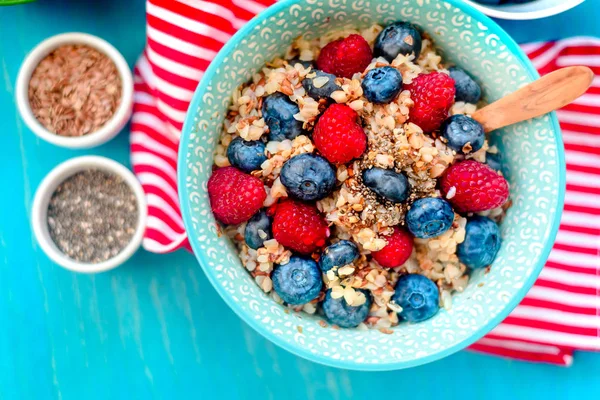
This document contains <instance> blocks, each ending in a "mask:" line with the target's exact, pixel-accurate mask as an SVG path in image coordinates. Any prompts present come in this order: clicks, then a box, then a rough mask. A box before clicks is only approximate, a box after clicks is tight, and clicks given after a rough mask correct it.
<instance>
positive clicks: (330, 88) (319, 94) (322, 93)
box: [302, 70, 342, 100]
mask: <svg viewBox="0 0 600 400" xmlns="http://www.w3.org/2000/svg"><path fill="white" fill-rule="evenodd" d="M314 72H315V73H316V76H315V77H314V78H308V77H307V78H304V80H303V81H302V86H304V89H305V90H306V93H308V95H309V96H310V97H312V98H313V99H315V100H319V99H324V98H327V97H329V96H331V93H333V92H335V91H336V90H342V88H341V87H339V86H338V85H337V84H336V83H335V75H333V74H328V73H327V72H323V71H320V70H315V71H314ZM309 75H310V74H309ZM315 78H327V79H329V80H328V81H327V82H326V83H325V84H323V85H322V86H320V87H316V86H314V85H313V80H314V79H315Z"/></svg>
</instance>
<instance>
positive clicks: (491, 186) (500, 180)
mask: <svg viewBox="0 0 600 400" xmlns="http://www.w3.org/2000/svg"><path fill="white" fill-rule="evenodd" d="M452 188H454V190H452V192H450V190H451V189H452ZM441 189H442V193H444V196H446V198H448V201H449V202H450V203H451V204H452V206H454V208H455V209H456V211H458V212H462V213H470V212H479V211H485V210H491V209H492V208H496V207H499V206H501V205H502V204H504V202H505V201H506V199H508V194H509V193H508V182H506V179H504V177H503V176H502V175H500V174H498V173H497V172H496V171H494V170H493V169H492V168H490V167H489V166H487V165H485V164H481V163H479V162H477V161H474V160H466V161H462V162H459V163H458V164H454V165H453V166H451V167H450V168H448V170H447V171H446V173H445V174H444V176H442V181H441ZM448 193H450V196H449V197H448Z"/></svg>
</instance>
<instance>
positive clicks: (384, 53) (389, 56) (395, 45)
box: [375, 21, 421, 62]
mask: <svg viewBox="0 0 600 400" xmlns="http://www.w3.org/2000/svg"><path fill="white" fill-rule="evenodd" d="M411 53H414V54H415V59H416V58H419V54H421V34H420V33H419V31H418V30H417V28H416V27H415V26H414V25H412V24H409V23H408V22H403V21H397V22H394V23H393V24H391V25H388V26H387V27H385V29H384V30H382V31H381V33H380V34H379V36H377V39H376V40H375V57H384V58H385V59H386V60H388V61H389V62H391V61H392V60H393V59H394V58H396V56H398V54H404V55H408V54H411Z"/></svg>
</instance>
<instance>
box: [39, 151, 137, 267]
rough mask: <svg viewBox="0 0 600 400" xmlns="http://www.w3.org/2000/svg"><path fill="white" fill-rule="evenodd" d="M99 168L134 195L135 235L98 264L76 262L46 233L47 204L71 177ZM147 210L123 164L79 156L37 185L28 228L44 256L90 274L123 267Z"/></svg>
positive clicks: (108, 159) (60, 165)
mask: <svg viewBox="0 0 600 400" xmlns="http://www.w3.org/2000/svg"><path fill="white" fill-rule="evenodd" d="M87 169H99V170H102V171H105V172H108V173H111V174H115V175H117V176H120V177H121V178H123V180H124V181H125V183H126V184H127V185H128V186H129V188H130V189H131V191H132V192H133V194H134V195H135V198H136V202H137V207H138V218H137V224H136V228H135V233H134V234H133V236H132V237H131V240H130V241H129V243H128V244H127V245H126V246H125V247H124V248H123V249H122V250H121V251H120V252H119V253H118V254H117V255H116V256H114V257H111V258H109V259H108V260H106V261H102V262H100V263H97V264H91V263H84V262H79V261H76V260H74V259H72V258H70V257H69V256H67V255H65V254H64V253H63V252H62V251H60V250H59V249H58V247H57V246H56V244H55V243H54V241H53V240H52V238H51V237H50V233H49V232H48V222H47V213H48V203H49V202H50V198H51V197H52V194H53V193H54V191H55V190H56V188H57V187H58V185H60V184H61V183H62V182H64V181H65V180H66V179H67V178H69V177H71V176H73V175H74V174H76V173H78V172H81V171H84V170H87ZM147 215H148V208H147V205H146V195H145V194H144V189H142V185H141V184H140V182H139V181H138V180H137V178H136V176H135V175H134V174H133V172H131V171H130V170H129V169H128V168H127V167H125V166H124V165H123V164H121V163H119V162H117V161H114V160H111V159H110V158H106V157H101V156H79V157H74V158H70V159H68V160H67V161H63V162H62V163H60V164H58V165H57V166H56V167H54V168H53V169H52V170H51V171H50V172H49V173H48V174H47V175H46V176H45V177H44V179H43V180H42V182H41V183H40V185H39V186H38V188H37V190H36V192H35V195H34V198H33V206H32V207H31V225H32V227H33V234H34V236H35V238H36V240H37V242H38V244H39V246H40V247H41V248H42V250H43V251H44V253H46V255H47V256H48V258H50V259H51V260H52V261H54V262H55V263H56V264H58V265H59V266H61V267H63V268H65V269H68V270H70V271H73V272H80V273H85V274H93V273H98V272H104V271H108V270H111V269H113V268H117V267H118V266H120V265H122V264H124V263H125V262H126V261H127V260H128V259H129V258H130V257H131V256H132V255H133V254H134V253H135V252H136V251H137V250H138V249H139V248H140V246H141V244H142V239H143V238H144V232H145V230H146V218H147Z"/></svg>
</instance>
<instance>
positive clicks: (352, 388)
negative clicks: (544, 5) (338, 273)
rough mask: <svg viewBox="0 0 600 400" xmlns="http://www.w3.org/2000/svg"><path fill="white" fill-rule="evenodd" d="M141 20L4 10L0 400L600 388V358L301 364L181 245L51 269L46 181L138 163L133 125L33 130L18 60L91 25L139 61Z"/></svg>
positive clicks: (112, 6)
mask: <svg viewBox="0 0 600 400" xmlns="http://www.w3.org/2000/svg"><path fill="white" fill-rule="evenodd" d="M595 2H596V0H589V1H587V2H586V3H595ZM594 13H595V14H594ZM594 15H595V16H596V17H595V16H594ZM598 15H599V14H598V11H597V9H596V7H594V6H593V4H590V5H584V6H580V7H579V8H576V9H575V10H573V11H572V12H569V13H567V14H564V15H563V16H561V17H560V18H558V17H557V18H550V19H547V20H543V21H537V22H531V23H527V24H531V25H528V26H530V27H529V28H528V29H529V36H527V31H524V30H523V26H525V24H526V23H525V22H519V23H518V24H517V23H512V22H511V23H507V24H505V26H507V27H508V28H509V29H510V30H511V32H514V33H515V35H517V38H518V39H519V40H533V39H538V40H541V39H549V38H552V37H556V35H562V36H566V35H572V34H588V35H591V34H596V35H598V36H600V27H598V24H597V23H596V19H595V18H597V16H598ZM572 21H578V22H577V23H576V24H575V23H574V22H572ZM144 23H145V21H144V0H103V1H92V0H89V1H88V0H38V1H37V2H35V3H30V4H27V5H22V6H15V7H9V8H2V7H0V183H1V186H0V188H1V189H0V399H1V400H13V399H15V400H17V399H18V400H22V399H35V400H45V399H65V400H68V399H77V400H80V399H86V400H88V399H89V400H95V399H103V400H105V399H111V400H116V399H128V400H129V399H186V398H193V399H301V400H311V399H332V400H336V399H374V398H382V399H397V398H404V399H410V398H414V399H429V398H431V399H448V400H452V399H469V398H486V399H495V398H498V399H506V398H510V399H530V398H532V397H533V396H534V394H535V395H538V396H540V397H543V398H546V399H551V398H560V399H567V398H574V399H581V398H593V397H598V395H599V394H600V379H599V378H598V377H599V376H600V355H599V354H590V353H579V354H577V355H576V357H575V364H574V366H573V367H572V368H569V369H565V368H558V367H553V366H546V365H534V364H529V363H523V362H514V361H507V360H502V359H498V358H494V357H489V356H482V355H477V354H473V353H469V352H460V353H458V354H455V355H453V356H451V357H448V358H446V359H444V360H441V361H438V362H436V363H433V364H430V365H426V366H422V367H418V368H414V369H411V370H405V371H395V372H385V373H361V372H354V371H342V370H337V369H334V368H327V367H323V366H320V365H317V364H314V363H311V362H308V361H305V360H302V359H300V358H298V357H295V356H293V355H291V354H289V353H288V352H286V351H284V350H281V349H279V348H277V347H275V346H274V345H273V344H271V343H270V342H268V341H267V340H265V339H264V338H262V337H261V336H259V335H258V334H257V333H255V332H254V331H252V330H251V329H250V328H249V327H248V326H246V325H245V324H244V323H243V322H242V321H241V320H240V319H239V318H237V316H236V315H234V314H233V312H231V311H230V310H229V308H228V307H227V306H226V305H225V303H224V302H223V301H222V300H221V299H220V298H219V297H218V295H217V294H216V292H215V291H214V290H213V288H212V287H211V285H210V284H209V283H208V281H207V279H206V278H205V276H204V274H203V273H202V271H201V269H200V267H199V266H198V264H197V263H196V260H195V258H194V257H193V256H192V255H191V254H188V253H186V252H185V251H181V252H178V253H175V254H170V255H154V254H149V253H147V252H144V251H140V252H138V253H137V254H136V256H135V257H133V258H132V259H131V260H130V261H129V262H128V263H127V264H126V265H124V266H122V267H121V268H119V269H117V270H114V271H110V272H108V273H104V274H99V275H94V276H88V275H77V274H74V273H71V272H68V271H65V270H63V269H61V268H60V267H58V266H56V265H54V264H52V263H51V262H50V261H49V260H48V259H47V257H46V256H45V255H44V254H43V253H42V251H41V250H40V249H39V247H38V246H37V244H36V243H35V240H34V238H33V236H32V233H31V229H30V226H29V212H30V209H31V201H32V198H33V195H34V192H35V189H36V188H37V186H38V184H39V182H40V181H41V179H42V178H43V177H44V176H45V174H46V173H47V172H48V171H50V169H51V168H52V167H54V166H55V165H57V164H58V163H60V162H61V161H64V160H66V159H68V158H71V157H74V156H79V155H83V154H99V155H104V156H107V157H111V158H113V159H115V160H117V161H120V162H123V163H125V164H128V141H127V135H126V134H124V133H123V134H121V135H120V136H119V137H118V138H117V139H115V140H113V141H112V142H110V143H108V144H106V145H104V146H102V147H100V148H97V149H93V150H89V151H71V150H64V149H60V148H57V147H55V146H52V145H50V144H47V143H45V142H42V141H40V140H39V139H37V138H36V137H35V136H34V135H33V134H32V133H31V132H30V131H29V130H28V129H27V128H26V127H25V126H24V125H23V122H22V121H21V120H20V118H19V116H18V115H17V113H16V110H15V104H14V93H13V90H14V82H15V79H16V75H17V71H18V68H19V66H20V63H21V60H22V59H23V57H24V56H25V54H26V53H27V52H28V51H29V50H31V49H32V48H33V47H34V46H35V44H36V43H38V42H40V41H41V40H43V39H45V38H46V37H48V36H50V35H53V34H57V33H61V32H67V31H83V32H88V33H92V34H96V35H99V36H101V37H103V38H105V39H107V40H108V41H109V42H111V43H112V44H114V45H115V46H116V47H117V48H118V49H119V50H120V51H121V52H122V53H123V54H124V55H125V57H126V59H127V60H128V61H129V63H130V65H133V63H134V62H135V59H136V58H137V56H138V54H139V52H140V51H141V50H142V47H143V43H144ZM568 29H570V30H568Z"/></svg>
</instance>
